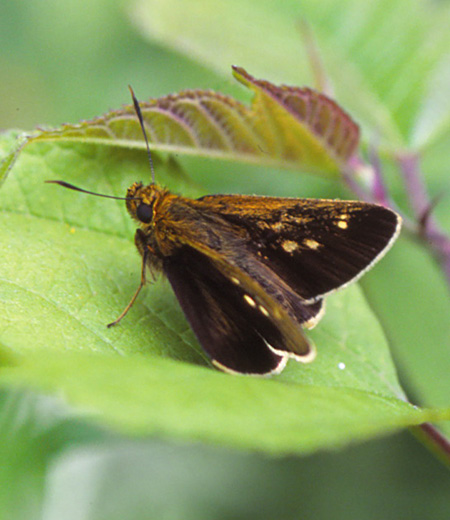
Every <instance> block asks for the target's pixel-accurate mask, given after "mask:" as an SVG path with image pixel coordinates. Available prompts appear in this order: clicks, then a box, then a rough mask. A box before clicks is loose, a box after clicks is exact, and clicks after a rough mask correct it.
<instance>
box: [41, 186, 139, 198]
mask: <svg viewBox="0 0 450 520" xmlns="http://www.w3.org/2000/svg"><path fill="white" fill-rule="evenodd" d="M45 182H46V183H47V184H59V185H60V186H62V187H63V188H69V190H74V191H81V193H87V194H88V195H96V196H97V197H105V199H116V200H141V199H140V198H139V197H114V195H103V193H95V192H94V191H88V190H83V189H82V188H77V187H76V186H74V185H73V184H69V183H68V182H64V181H45Z"/></svg>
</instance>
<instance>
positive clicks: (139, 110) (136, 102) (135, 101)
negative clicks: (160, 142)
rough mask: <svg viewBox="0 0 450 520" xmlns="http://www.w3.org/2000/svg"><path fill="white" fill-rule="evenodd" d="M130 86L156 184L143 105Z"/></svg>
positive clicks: (153, 181) (153, 180)
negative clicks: (142, 110) (143, 115)
mask: <svg viewBox="0 0 450 520" xmlns="http://www.w3.org/2000/svg"><path fill="white" fill-rule="evenodd" d="M128 88H129V89H130V93H131V97H132V98H133V105H134V110H135V111H136V115H137V116H138V119H139V124H140V125H141V129H142V133H143V134H144V139H145V144H146V146H147V155H148V160H149V162H150V169H151V171H152V184H154V183H155V169H154V168H153V159H152V154H151V152H150V146H149V144H148V138H147V132H146V131H145V127H144V118H143V117H142V112H141V107H140V106H139V101H138V100H137V99H136V96H135V95H134V91H133V89H132V87H131V85H128Z"/></svg>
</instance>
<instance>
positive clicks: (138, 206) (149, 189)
mask: <svg viewBox="0 0 450 520" xmlns="http://www.w3.org/2000/svg"><path fill="white" fill-rule="evenodd" d="M164 191H165V190H163V189H162V188H161V187H160V186H158V185H157V184H155V183H151V184H148V185H147V186H144V185H143V184H142V182H135V183H133V184H132V185H131V186H130V187H129V188H128V190H127V195H126V201H127V202H126V204H127V210H128V213H129V214H130V215H131V217H132V218H133V219H134V220H137V221H138V222H140V223H141V224H144V225H146V224H147V225H148V224H151V223H152V222H153V217H154V214H155V207H156V203H157V201H158V200H159V199H160V198H161V197H162V196H163V195H164Z"/></svg>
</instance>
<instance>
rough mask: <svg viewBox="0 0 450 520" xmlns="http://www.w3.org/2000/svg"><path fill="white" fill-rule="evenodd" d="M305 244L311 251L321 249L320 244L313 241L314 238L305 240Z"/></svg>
mask: <svg viewBox="0 0 450 520" xmlns="http://www.w3.org/2000/svg"><path fill="white" fill-rule="evenodd" d="M303 244H304V245H305V246H306V247H309V249H314V250H315V249H318V248H319V247H320V244H319V242H317V240H313V239H312V238H305V240H303Z"/></svg>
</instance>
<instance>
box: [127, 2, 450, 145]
mask: <svg viewBox="0 0 450 520" xmlns="http://www.w3.org/2000/svg"><path fill="white" fill-rule="evenodd" d="M406 13H407V15H406ZM448 15H449V5H448V3H445V2H440V3H433V2H424V1H422V0H374V1H372V2H361V1H360V0H341V1H339V2H336V1H335V0H325V1H321V2H317V1H316V0H304V1H302V2H298V1H296V0H287V1H285V2H281V3H280V2H278V1H276V0H264V1H261V0H248V1H246V2H241V1H240V0H229V1H227V2H221V3H216V2H211V1H210V0H194V1H184V2H183V1H179V0H168V1H166V2H159V1H157V0H156V1H155V0H137V1H136V2H135V3H134V4H133V9H132V16H133V20H134V21H135V23H136V25H137V26H138V27H139V28H140V30H141V31H142V32H143V33H144V34H146V35H147V36H148V37H149V38H150V39H152V40H157V41H159V42H161V43H162V44H163V45H165V46H167V47H170V48H176V49H177V50H178V51H179V52H182V53H186V54H188V55H189V56H190V57H191V58H196V59H197V60H198V61H200V62H202V63H206V64H207V65H208V66H210V67H212V68H214V69H215V70H218V71H221V72H222V73H225V72H226V67H227V65H228V64H229V63H240V64H242V65H244V66H249V64H251V66H252V70H253V71H254V72H255V73H257V74H258V75H259V76H262V77H270V78H274V77H275V78H280V80H281V81H284V82H290V83H293V84H299V83H300V84H307V85H308V84H310V85H311V84H313V80H312V78H311V70H310V62H309V59H308V56H307V55H306V49H305V46H304V45H303V46H302V41H301V36H300V31H299V27H298V25H299V22H300V21H301V20H306V21H307V23H308V24H310V26H311V28H312V30H313V32H314V34H315V36H316V38H317V41H318V47H319V49H320V53H321V55H322V57H323V61H324V65H325V71H326V73H327V74H328V75H329V76H330V77H331V80H332V84H333V85H334V87H335V91H336V98H337V99H338V100H339V102H340V103H342V104H343V106H345V107H346V108H347V109H348V110H350V112H351V113H352V115H353V117H355V118H356V120H357V121H358V122H359V123H360V124H361V125H362V127H363V128H364V130H366V131H367V134H366V135H365V137H366V139H371V138H373V135H380V134H381V138H382V140H383V141H382V144H383V145H384V146H385V147H386V148H388V149H389V150H391V151H392V150H395V148H398V147H399V146H407V145H412V144H414V145H419V144H420V146H425V145H427V144H429V143H430V142H431V140H432V139H437V138H438V137H439V135H440V134H443V133H445V132H448V128H449V126H448V125H449V117H448V106H446V103H440V102H439V97H441V93H442V92H448V87H449V84H448V75H447V77H446V78H445V80H444V81H445V86H446V87H447V88H446V89H445V88H442V87H441V88H439V94H438V96H436V95H435V94H436V93H435V90H434V87H433V84H431V83H429V81H430V76H432V74H433V73H435V72H436V73H438V71H439V70H440V71H442V69H443V65H445V64H444V60H445V59H446V55H447V54H448V47H449V43H450V35H449V31H448ZM190 17H195V23H190V24H189V23H185V20H186V19H188V18H190ZM217 27H220V31H217ZM299 78H301V79H300V80H299ZM424 102H426V103H427V105H429V106H430V109H431V108H432V107H434V108H437V107H436V105H437V106H438V107H439V108H441V110H440V111H439V108H438V111H437V112H436V110H434V112H433V114H431V113H430V111H429V110H427V111H425V112H424V110H423V105H424ZM416 127H417V129H416Z"/></svg>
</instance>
